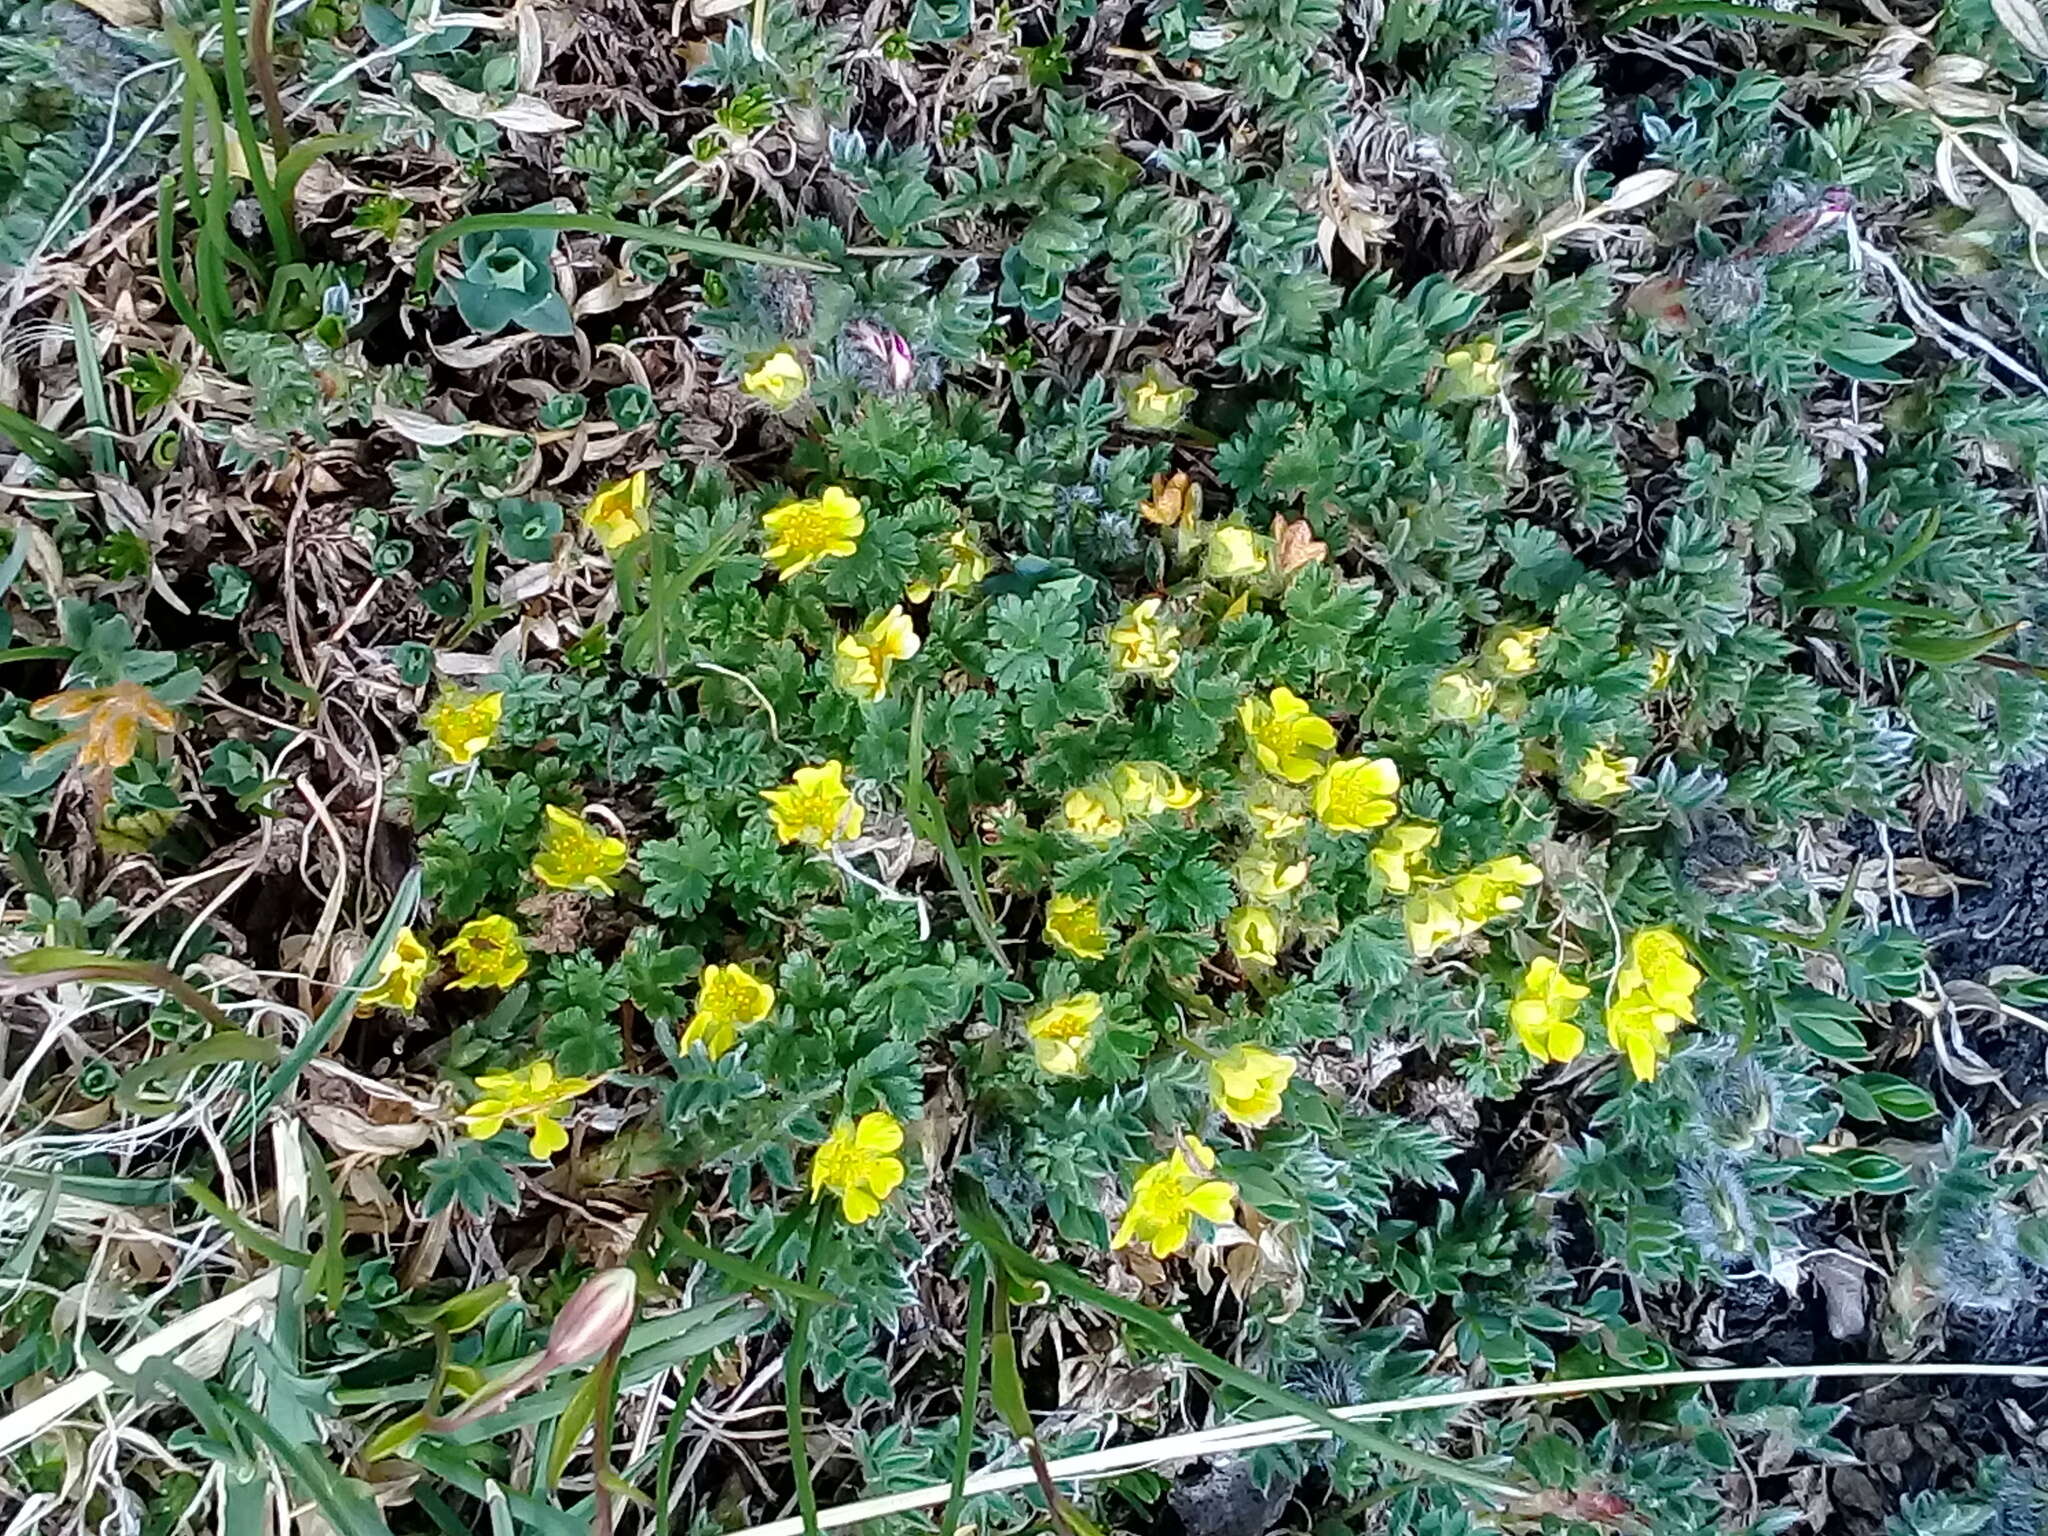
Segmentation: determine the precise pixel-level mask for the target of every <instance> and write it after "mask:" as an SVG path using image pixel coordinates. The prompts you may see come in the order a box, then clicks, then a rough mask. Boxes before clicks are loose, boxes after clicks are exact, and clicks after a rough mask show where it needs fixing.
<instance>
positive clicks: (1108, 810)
mask: <svg viewBox="0 0 2048 1536" xmlns="http://www.w3.org/2000/svg"><path fill="white" fill-rule="evenodd" d="M1060 814H1061V815H1062V816H1064V817H1065V818H1066V822H1067V830H1068V831H1069V832H1071V833H1073V834H1074V836H1076V837H1078V838H1079V839H1081V841H1082V842H1084V843H1106V842H1108V841H1109V840H1110V839H1111V838H1113V837H1118V836H1120V835H1122V833H1123V830H1124V808H1123V804H1122V802H1120V801H1119V800H1118V799H1117V797H1116V795H1115V794H1114V793H1113V792H1111V791H1110V790H1109V789H1108V788H1107V787H1106V786H1104V785H1101V784H1084V785H1082V786H1081V787H1080V788H1079V789H1070V790H1068V791H1067V794H1066V798H1065V799H1064V800H1062V801H1061V802H1060Z"/></svg>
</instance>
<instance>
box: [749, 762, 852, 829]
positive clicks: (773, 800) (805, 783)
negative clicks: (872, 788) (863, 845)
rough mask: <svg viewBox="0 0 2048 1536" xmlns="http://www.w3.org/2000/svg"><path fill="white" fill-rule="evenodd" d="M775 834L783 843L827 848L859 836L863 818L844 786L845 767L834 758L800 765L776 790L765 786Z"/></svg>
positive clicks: (849, 792)
mask: <svg viewBox="0 0 2048 1536" xmlns="http://www.w3.org/2000/svg"><path fill="white" fill-rule="evenodd" d="M761 798H762V799H763V800H766V801H767V802H768V816H769V819H770V820H771V821H773V822H774V823H775V835H776V836H777V837H778V838H780V839H781V840H782V841H783V842H785V843H809V844H810V845H811V846H812V847H813V848H829V847H831V846H832V845H833V844H834V843H838V842H844V841H846V840H847V839H849V838H855V837H859V836H860V829H861V826H862V824H863V822H864V821H865V820H866V816H865V813H864V812H863V811H862V810H861V804H860V802H859V801H858V800H856V799H854V798H853V791H852V790H850V789H848V788H847V787H846V769H845V766H844V765H843V764H842V763H841V762H840V761H839V759H837V758H836V757H835V758H833V759H832V760H831V761H829V762H824V763H819V764H818V765H817V766H815V767H811V768H799V769H797V771H796V772H795V773H793V774H791V775H790V779H789V782H788V783H787V784H784V785H783V786H782V787H781V788H779V789H764V790H762V791H761Z"/></svg>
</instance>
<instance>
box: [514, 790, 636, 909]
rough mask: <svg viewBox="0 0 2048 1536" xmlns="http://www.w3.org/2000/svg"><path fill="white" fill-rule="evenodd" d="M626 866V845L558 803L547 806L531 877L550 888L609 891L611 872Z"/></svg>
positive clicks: (602, 893) (595, 892)
mask: <svg viewBox="0 0 2048 1536" xmlns="http://www.w3.org/2000/svg"><path fill="white" fill-rule="evenodd" d="M625 867H626V845H625V844H624V843H622V842H620V841H619V839H617V838H616V837H613V836H612V835H611V834H610V833H609V832H605V831H602V830H600V829H599V828H597V827H594V826H592V825H591V824H590V823H589V822H587V821H585V820H584V819H583V818H582V817H581V816H578V815H576V814H575V813H574V812H571V811H565V810H563V809H562V808H561V807H560V806H559V805H551V806H549V807H548V809H547V825H546V826H545V827H543V828H542V829H541V834H540V852H538V853H536V854H535V855H534V856H533V878H534V879H536V880H538V881H539V882H540V883H541V884H542V885H545V886H547V887H548V888H549V889H550V890H556V891H588V892H590V893H591V894H592V895H596V896H609V895H611V894H612V876H614V875H616V874H617V873H618V872H619V871H620V870H622V869H624V868H625Z"/></svg>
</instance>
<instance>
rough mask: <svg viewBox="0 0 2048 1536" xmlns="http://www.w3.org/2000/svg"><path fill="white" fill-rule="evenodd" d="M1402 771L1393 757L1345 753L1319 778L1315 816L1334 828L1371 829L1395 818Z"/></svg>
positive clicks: (1351, 830)
mask: <svg viewBox="0 0 2048 1536" xmlns="http://www.w3.org/2000/svg"><path fill="white" fill-rule="evenodd" d="M1400 788H1401V771H1400V770H1399V769H1398V768H1396V767H1395V766H1394V760H1393V759H1392V758H1390V757H1342V758H1339V759H1338V760H1337V761H1336V762H1334V763H1332V764H1330V766H1329V768H1328V769H1326V770H1325V771H1324V773H1323V776H1322V777H1321V778H1320V779H1317V780H1316V789H1315V808H1316V820H1318V821H1320V822H1321V823H1322V824H1323V825H1324V826H1326V827H1328V828H1329V829H1330V830H1331V831H1332V832H1370V831H1371V830H1372V829H1373V828H1374V827H1382V826H1385V825H1386V824H1387V823H1388V822H1390V821H1392V820H1393V819H1394V798H1393V797H1394V795H1395V793H1396V792H1397V791H1398V790H1399V789H1400Z"/></svg>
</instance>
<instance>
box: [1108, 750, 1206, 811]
mask: <svg viewBox="0 0 2048 1536" xmlns="http://www.w3.org/2000/svg"><path fill="white" fill-rule="evenodd" d="M1110 785H1111V787H1112V789H1113V791H1114V793H1115V795H1116V797H1117V799H1118V800H1120V801H1122V802H1123V808H1124V814H1125V815H1126V816H1157V815H1158V814H1159V813H1160V812H1161V811H1185V810H1190V809H1192V808H1193V807H1195V806H1197V805H1200V804H1201V803H1202V792H1201V791H1200V790H1199V789H1196V788H1195V787H1194V786H1193V785H1192V784H1187V783H1184V782H1183V781H1182V779H1181V776H1180V775H1179V774H1177V773H1175V772H1174V771H1173V770H1172V769H1171V768H1169V767H1167V766H1166V765H1165V764H1164V763H1119V764H1118V765H1117V766H1116V769H1115V771H1114V772H1113V773H1111V774H1110Z"/></svg>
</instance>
